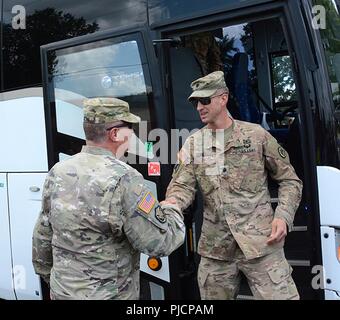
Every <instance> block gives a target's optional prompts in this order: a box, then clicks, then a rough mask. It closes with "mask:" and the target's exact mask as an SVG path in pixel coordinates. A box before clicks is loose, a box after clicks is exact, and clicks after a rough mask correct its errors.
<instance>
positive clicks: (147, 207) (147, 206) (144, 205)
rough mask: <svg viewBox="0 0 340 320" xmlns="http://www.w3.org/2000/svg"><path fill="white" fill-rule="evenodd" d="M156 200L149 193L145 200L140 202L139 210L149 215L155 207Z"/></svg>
mask: <svg viewBox="0 0 340 320" xmlns="http://www.w3.org/2000/svg"><path fill="white" fill-rule="evenodd" d="M155 203H156V199H155V198H154V197H153V195H152V194H151V192H148V193H147V194H146V195H145V196H144V198H143V199H142V200H141V201H140V202H139V204H138V208H139V209H141V210H142V211H143V212H145V213H146V214H149V213H150V211H151V209H152V207H153V206H154V205H155Z"/></svg>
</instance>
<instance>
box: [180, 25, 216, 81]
mask: <svg viewBox="0 0 340 320" xmlns="http://www.w3.org/2000/svg"><path fill="white" fill-rule="evenodd" d="M183 42H184V46H185V47H186V48H191V49H192V50H193V52H194V54H195V57H196V59H197V60H198V62H199V63H200V66H201V69H202V74H203V75H207V74H208V73H210V72H213V71H218V70H222V60H221V51H220V48H219V46H218V44H217V43H216V40H215V38H214V36H213V34H212V33H211V32H201V33H197V34H192V35H189V36H185V37H184V39H183Z"/></svg>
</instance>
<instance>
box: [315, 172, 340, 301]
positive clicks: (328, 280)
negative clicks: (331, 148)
mask: <svg viewBox="0 0 340 320" xmlns="http://www.w3.org/2000/svg"><path fill="white" fill-rule="evenodd" d="M317 174H318V188H319V206H320V226H321V247H322V261H323V278H324V289H325V299H327V300H340V214H339V213H340V202H339V194H338V193H339V189H340V170H338V169H336V168H332V167H318V168H317Z"/></svg>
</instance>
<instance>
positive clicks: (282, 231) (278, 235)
mask: <svg viewBox="0 0 340 320" xmlns="http://www.w3.org/2000/svg"><path fill="white" fill-rule="evenodd" d="M286 235H287V225H286V222H285V221H284V220H282V219H280V218H274V220H273V222H272V233H271V234H270V236H269V238H268V240H267V244H268V245H272V244H275V243H279V242H281V241H282V240H283V239H284V238H285V237H286Z"/></svg>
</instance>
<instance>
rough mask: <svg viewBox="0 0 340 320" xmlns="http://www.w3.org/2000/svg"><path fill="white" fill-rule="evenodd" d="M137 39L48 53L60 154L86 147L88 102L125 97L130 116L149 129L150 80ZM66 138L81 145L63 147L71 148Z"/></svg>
mask: <svg viewBox="0 0 340 320" xmlns="http://www.w3.org/2000/svg"><path fill="white" fill-rule="evenodd" d="M131 38H132V39H131ZM139 41H140V37H139V35H138V34H136V35H135V36H134V37H131V36H130V37H129V38H126V39H121V38H120V39H119V41H118V40H117V39H106V40H100V41H96V42H91V43H87V44H82V45H79V46H74V47H71V48H66V49H59V50H55V51H50V52H48V71H49V74H50V81H51V84H52V88H53V94H52V96H53V97H54V102H55V118H56V133H57V135H56V138H57V140H58V139H60V141H59V143H58V141H56V145H57V146H58V145H59V146H60V150H59V152H60V153H63V154H73V153H75V152H78V151H80V146H81V145H82V144H83V143H84V140H85V134H84V131H83V125H82V122H83V110H82V108H83V101H84V99H86V98H93V97H115V98H119V99H122V100H124V101H126V102H128V103H129V105H130V111H131V112H132V113H135V114H137V115H139V116H140V117H141V119H142V120H143V121H144V122H143V125H144V126H145V128H146V130H147V132H148V131H149V130H150V126H151V125H150V120H151V116H150V111H149V107H150V103H149V99H148V94H149V93H150V91H151V89H150V88H151V86H150V76H149V73H148V66H147V65H146V58H145V56H144V55H143V54H141V50H140V46H141V44H139ZM138 132H139V130H136V133H137V134H138ZM68 137H69V141H73V142H74V143H75V144H77V147H75V148H72V146H71V148H70V149H69V150H68V149H67V148H65V147H63V145H64V146H65V145H69V144H70V143H62V142H63V141H64V140H67V138H68ZM72 138H75V139H72ZM60 156H63V155H60ZM57 160H59V159H57Z"/></svg>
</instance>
